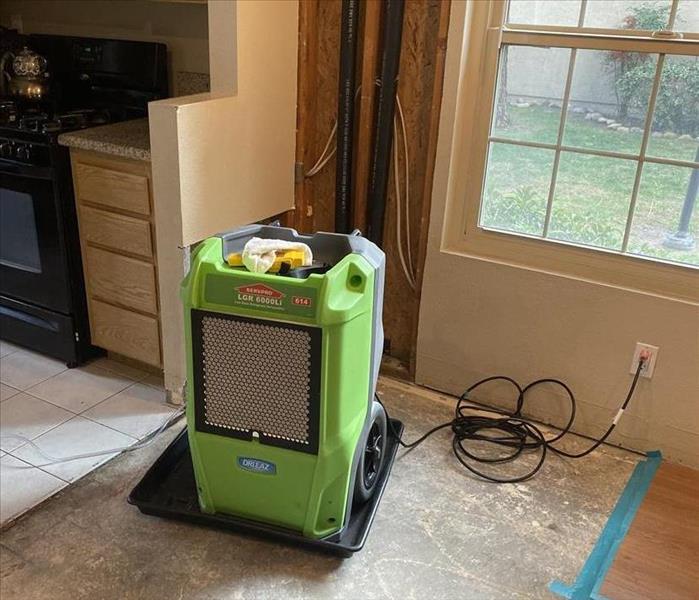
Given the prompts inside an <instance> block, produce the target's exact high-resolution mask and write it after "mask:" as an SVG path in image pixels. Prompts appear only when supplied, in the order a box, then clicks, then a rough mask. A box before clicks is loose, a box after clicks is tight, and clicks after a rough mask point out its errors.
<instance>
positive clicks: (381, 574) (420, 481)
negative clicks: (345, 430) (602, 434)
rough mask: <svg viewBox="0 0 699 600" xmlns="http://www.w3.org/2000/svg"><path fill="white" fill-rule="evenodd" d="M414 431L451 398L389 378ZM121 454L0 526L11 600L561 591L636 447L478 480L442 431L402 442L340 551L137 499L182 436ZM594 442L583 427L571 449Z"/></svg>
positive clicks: (5, 593)
mask: <svg viewBox="0 0 699 600" xmlns="http://www.w3.org/2000/svg"><path fill="white" fill-rule="evenodd" d="M380 390H381V392H382V396H383V398H384V401H385V403H386V405H387V407H388V409H389V411H390V412H391V415H392V416H394V417H397V418H400V419H401V420H403V421H404V422H405V424H406V433H405V438H406V439H414V438H415V437H416V435H417V434H418V433H419V432H423V431H425V430H426V429H427V428H429V427H430V426H432V425H433V424H437V423H439V422H442V421H445V420H447V419H449V418H450V416H451V406H453V399H450V398H448V397H443V396H440V395H438V394H435V393H432V392H428V391H426V390H422V389H420V388H415V387H412V386H408V385H406V384H403V383H399V382H395V381H392V380H387V379H384V380H383V381H382V382H381V386H380ZM176 433H177V432H176V431H170V432H167V433H166V434H165V435H163V436H162V439H159V440H157V441H156V442H155V443H154V444H153V445H151V446H149V447H147V448H145V449H143V450H139V451H135V452H132V453H129V454H123V455H121V456H119V457H117V458H116V459H114V460H112V461H111V462H110V463H108V464H107V465H105V466H104V467H102V468H100V469H98V470H97V471H95V472H93V473H91V474H90V475H88V476H87V477H85V478H84V479H83V480H81V481H80V482H78V484H76V485H74V486H72V487H71V488H69V489H68V490H67V491H65V492H61V493H59V494H58V495H57V496H55V497H54V498H53V499H51V500H49V501H47V502H46V503H44V504H43V505H41V506H40V507H39V508H38V509H36V510H35V511H33V512H32V513H30V514H29V515H27V516H26V517H24V518H23V519H21V520H20V521H19V522H17V523H16V524H15V525H14V526H13V527H11V528H10V529H8V530H6V531H5V532H3V533H2V535H0V596H1V597H2V600H14V599H22V600H40V599H44V598H46V599H51V600H61V599H70V600H77V599H81V598H89V599H90V600H96V599H104V600H111V599H115V600H117V599H118V600H131V599H150V598H158V599H170V598H182V599H190V598H191V599H197V600H199V599H234V598H235V599H248V598H249V599H253V598H254V599H262V598H274V599H279V598H322V599H331V598H343V599H354V598H362V599H370V598H390V599H400V600H404V599H406V600H407V599H411V598H420V599H422V598H439V599H452V598H454V599H457V598H458V599H463V598H468V599H474V598H507V599H512V598H550V597H552V595H551V594H550V592H549V591H548V589H547V586H548V583H549V582H550V581H551V580H553V579H563V580H565V581H567V582H571V581H572V580H573V579H574V578H575V576H576V574H577V572H578V571H579V569H580V567H581V566H582V564H583V562H584V560H585V558H586V557H587V555H588V553H589V551H590V550H591V548H592V546H593V544H594V543H595V541H596V539H597V537H598V535H599V533H600V531H601V529H602V527H603V525H604V523H605V521H606V518H607V516H608V515H609V513H610V511H611V509H612V508H613V506H614V503H615V502H616V500H617V498H618V496H619V494H620V492H621V490H622V488H623V487H624V485H625V483H626V481H627V479H628V477H629V475H630V473H631V471H632V469H633V467H634V465H635V464H636V462H637V461H638V459H639V457H638V456H637V455H635V454H632V453H629V452H625V451H623V450H618V449H615V448H610V447H603V448H602V449H600V450H599V451H597V452H595V453H594V454H592V455H591V456H589V457H587V458H585V459H582V460H576V461H569V460H568V461H565V460H562V459H560V458H557V457H554V456H551V457H550V458H549V459H548V460H547V462H546V464H545V466H544V467H543V469H542V471H541V472H540V473H539V475H538V476H537V477H536V478H534V479H533V480H530V481H528V482H525V483H521V484H515V485H494V484H490V483H486V482H483V481H479V480H477V479H475V478H473V477H472V476H470V475H469V474H468V473H467V472H466V470H465V469H463V467H461V465H460V464H458V463H457V461H456V459H455V458H454V456H453V454H452V451H451V443H450V436H449V433H448V432H447V431H442V432H439V433H438V434H436V435H435V436H433V437H432V438H431V439H429V440H428V441H427V442H425V444H423V445H422V446H421V447H419V448H418V449H416V450H415V451H413V452H409V453H404V452H403V451H401V453H400V454H399V459H398V460H397V462H396V464H395V466H394V469H393V474H392V476H391V480H390V481H389V484H388V488H387V490H386V494H385V496H384V498H383V500H382V503H381V506H380V508H379V512H378V514H377V517H376V520H375V522H374V525H373V528H372V531H371V532H370V535H369V539H368V541H367V545H366V546H365V548H364V550H363V551H362V552H360V553H359V554H357V555H355V556H354V557H352V558H350V559H347V560H342V559H339V558H335V557H331V556H326V555H322V554H318V553H316V552H311V551H308V550H304V549H300V548H298V547H290V546H285V545H279V544H275V543H273V542H270V541H262V540H258V539H255V538H251V537H243V536H240V535H237V534H234V533H224V532H219V531H214V530H211V529H206V528H202V527H198V526H194V525H189V524H185V523H177V522H173V521H166V520H162V519H158V518H155V517H149V516H145V515H142V514H141V513H140V512H139V511H138V510H137V509H136V508H135V507H133V506H130V505H128V504H127V502H126V496H127V495H128V493H129V491H130V490H131V489H132V488H133V486H134V485H135V484H136V483H137V482H138V480H139V479H140V478H141V477H142V475H143V473H144V472H145V470H146V469H147V468H148V466H149V465H150V464H151V463H152V462H153V461H154V460H155V458H156V457H157V456H158V455H159V454H160V453H161V452H162V451H163V449H164V448H165V446H166V445H167V443H168V442H169V441H170V439H172V438H173V437H174V436H175V435H176ZM589 443H590V442H588V441H587V440H584V439H581V438H576V437H571V439H570V441H569V442H568V444H567V446H566V447H567V448H568V449H580V448H584V447H586V446H587V445H588V444H589Z"/></svg>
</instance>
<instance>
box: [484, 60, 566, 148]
mask: <svg viewBox="0 0 699 600" xmlns="http://www.w3.org/2000/svg"><path fill="white" fill-rule="evenodd" d="M569 57H570V50H569V49H567V48H532V47H530V46H503V48H502V50H501V52H500V66H499V74H498V87H497V91H496V95H495V107H494V111H493V125H492V135H494V136H498V137H507V138H511V139H516V140H521V141H535V142H547V143H550V144H554V143H556V140H557V138H558V127H559V124H560V121H561V103H562V99H563V91H564V88H565V82H566V77H567V72H568V61H569Z"/></svg>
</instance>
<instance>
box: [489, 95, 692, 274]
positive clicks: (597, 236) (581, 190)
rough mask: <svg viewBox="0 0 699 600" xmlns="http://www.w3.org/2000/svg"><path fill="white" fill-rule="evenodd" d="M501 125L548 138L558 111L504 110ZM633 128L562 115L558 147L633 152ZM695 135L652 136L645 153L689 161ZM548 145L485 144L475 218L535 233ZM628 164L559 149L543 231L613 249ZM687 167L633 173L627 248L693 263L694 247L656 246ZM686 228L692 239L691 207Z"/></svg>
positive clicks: (515, 134) (617, 243) (636, 136)
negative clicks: (479, 204)
mask: <svg viewBox="0 0 699 600" xmlns="http://www.w3.org/2000/svg"><path fill="white" fill-rule="evenodd" d="M510 118H511V122H510V125H509V126H508V127H507V128H501V129H496V131H495V132H494V134H495V135H496V136H498V137H507V138H510V139H518V140H522V141H537V142H551V143H553V142H555V139H556V136H557V132H558V122H559V118H560V111H559V110H556V109H552V108H544V107H540V106H532V107H529V108H516V107H512V108H510ZM641 137H642V136H641V134H640V133H634V132H630V131H629V132H617V131H613V130H610V129H607V128H606V127H605V126H604V125H600V124H598V123H594V122H590V121H586V120H585V119H584V118H583V115H578V114H569V116H568V121H567V123H566V128H565V131H564V142H563V143H564V145H569V146H575V147H581V148H594V149H598V150H609V151H615V152H625V153H632V154H637V153H638V151H639V149H640V146H641ZM696 149H697V142H696V141H695V140H679V139H667V138H658V137H652V138H651V141H650V143H649V151H648V154H649V155H651V156H659V157H663V158H673V159H680V160H693V159H694V156H695V153H696ZM553 160H554V152H553V151H552V150H545V149H538V148H527V147H523V146H515V145H511V144H503V143H493V144H492V145H491V149H490V156H489V160H488V173H487V178H486V185H485V199H484V206H483V216H482V222H483V224H484V225H485V226H487V227H494V228H499V229H505V230H508V231H516V232H522V233H529V234H532V235H541V233H542V231H543V223H544V218H545V213H546V204H547V199H548V189H549V184H550V180H551V171H552V168H553ZM635 173H636V162H635V161H633V160H627V159H619V158H607V157H599V156H593V155H584V154H579V153H572V152H564V153H563V154H562V155H561V159H560V163H559V170H558V178H557V185H556V191H555V194H554V200H553V204H552V210H551V223H550V228H549V236H550V237H552V238H554V239H560V240H565V241H570V242H574V243H579V244H584V245H590V246H598V247H603V248H609V249H614V250H619V249H620V248H621V244H622V240H623V235H624V229H625V226H626V216H627V213H628V207H629V202H630V199H631V194H632V188H633V182H634V178H635ZM690 175H691V169H690V168H686V167H677V166H671V165H661V164H651V163H646V164H645V166H644V169H643V174H642V177H641V185H640V188H639V194H638V199H637V203H636V210H635V213H634V220H633V225H632V229H631V235H630V238H629V247H628V251H629V252H633V253H637V254H642V255H645V256H652V257H657V258H663V259H667V260H672V261H677V262H681V263H689V264H694V265H699V248H695V249H694V250H691V251H681V250H672V249H669V248H666V247H664V246H663V240H664V239H665V237H666V235H667V234H668V233H673V232H674V231H675V230H676V228H677V224H678V220H679V215H680V211H681V209H682V204H683V202H684V197H685V194H686V191H687V185H688V183H689V177H690ZM690 231H691V232H692V233H693V235H694V237H695V238H696V239H697V242H699V206H697V208H696V210H695V212H694V215H693V218H692V222H691V225H690Z"/></svg>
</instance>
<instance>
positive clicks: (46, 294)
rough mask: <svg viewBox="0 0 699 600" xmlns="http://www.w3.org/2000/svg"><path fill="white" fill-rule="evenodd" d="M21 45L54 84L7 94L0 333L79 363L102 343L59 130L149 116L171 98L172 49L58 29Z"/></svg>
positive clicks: (0, 200) (1, 115) (0, 134)
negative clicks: (25, 95) (26, 95)
mask: <svg viewBox="0 0 699 600" xmlns="http://www.w3.org/2000/svg"><path fill="white" fill-rule="evenodd" d="M22 44H23V45H28V46H29V47H30V48H32V50H34V51H36V52H38V53H40V54H41V55H42V56H44V57H45V58H46V59H47V61H48V65H49V70H50V72H51V87H50V93H49V94H48V96H47V97H45V98H42V100H41V102H26V101H24V102H23V101H20V100H18V99H16V98H9V97H1V98H0V337H2V338H3V339H6V340H8V341H11V342H14V343H16V344H19V345H22V346H25V347H28V348H31V349H34V350H36V351H39V352H42V353H44V354H48V355H51V356H54V357H57V358H60V359H61V360H64V361H65V362H66V363H67V364H68V365H69V366H74V365H77V364H80V363H81V362H83V361H84V360H86V359H87V358H89V357H90V356H91V355H92V354H94V353H95V352H96V349H95V348H93V347H92V345H91V344H90V331H89V324H88V318H87V303H86V299H85V285H84V281H83V274H82V262H81V257H80V243H79V235H78V225H77V216H76V207H75V200H74V198H73V185H72V176H71V169H70V157H69V152H68V149H67V148H65V147H63V146H61V145H59V144H58V136H59V135H60V134H61V133H66V132H70V131H76V130H79V129H85V128H89V127H97V126H99V125H105V124H108V123H114V122H118V121H123V120H127V119H133V118H141V117H145V116H147V111H148V102H150V101H152V100H157V99H159V98H165V97H167V71H166V66H165V65H166V48H165V46H164V45H163V44H153V43H147V42H131V41H124V40H106V39H88V38H75V37H65V36H52V35H30V36H25V37H24V38H22ZM0 76H1V75H0Z"/></svg>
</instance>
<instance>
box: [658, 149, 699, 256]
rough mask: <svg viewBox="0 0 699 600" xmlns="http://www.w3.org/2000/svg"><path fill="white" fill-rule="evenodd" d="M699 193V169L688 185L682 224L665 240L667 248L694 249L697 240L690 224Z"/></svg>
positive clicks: (691, 176) (694, 172) (681, 215)
mask: <svg viewBox="0 0 699 600" xmlns="http://www.w3.org/2000/svg"><path fill="white" fill-rule="evenodd" d="M694 162H699V147H697V153H696V155H695V157H694ZM698 191H699V169H693V170H692V174H691V175H690V176H689V185H687V193H686V194H685V196H684V203H683V204H682V213H681V214H680V223H679V225H678V227H677V231H676V232H675V233H673V234H672V235H670V236H668V237H667V238H666V240H665V246H666V247H668V248H675V249H677V250H691V249H692V248H693V247H694V244H695V240H694V238H693V237H692V234H691V233H690V231H689V223H690V221H691V220H692V213H693V212H694V205H695V204H696V202H697V192H698Z"/></svg>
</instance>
